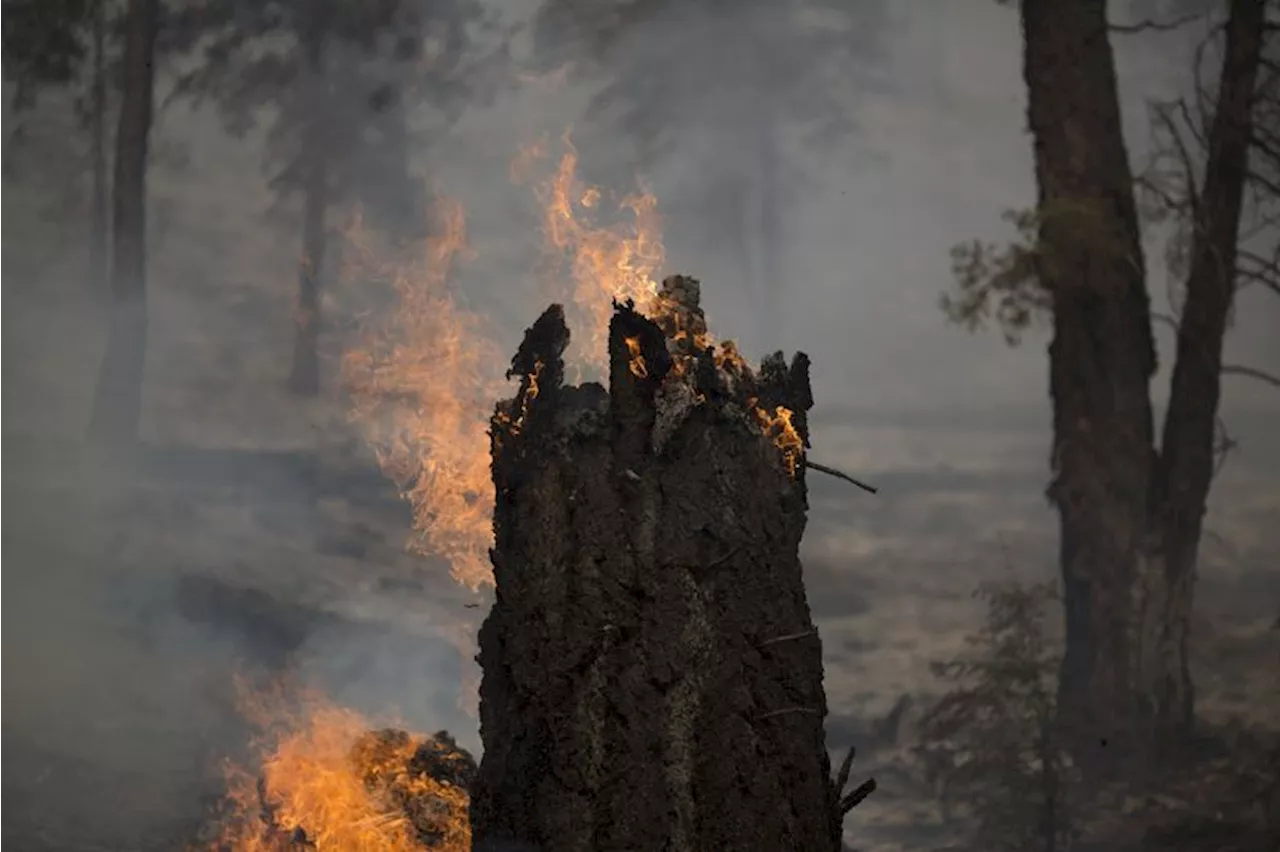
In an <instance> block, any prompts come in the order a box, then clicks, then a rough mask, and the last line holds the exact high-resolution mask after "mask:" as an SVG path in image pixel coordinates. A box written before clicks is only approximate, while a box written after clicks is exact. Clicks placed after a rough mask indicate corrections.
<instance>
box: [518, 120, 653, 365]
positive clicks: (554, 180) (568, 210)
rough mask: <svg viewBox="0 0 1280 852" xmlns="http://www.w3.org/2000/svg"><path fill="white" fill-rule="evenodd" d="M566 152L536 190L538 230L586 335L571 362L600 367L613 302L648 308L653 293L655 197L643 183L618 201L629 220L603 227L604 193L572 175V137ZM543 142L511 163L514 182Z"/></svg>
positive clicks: (534, 159) (528, 167)
mask: <svg viewBox="0 0 1280 852" xmlns="http://www.w3.org/2000/svg"><path fill="white" fill-rule="evenodd" d="M562 143H563V145H564V149H565V152H564V154H563V155H562V156H561V158H560V163H559V167H558V168H557V169H556V172H555V174H553V175H552V176H551V177H550V178H549V179H548V180H546V181H544V182H542V183H539V184H537V185H536V186H535V188H534V194H535V196H536V197H537V199H538V201H539V203H541V205H542V208H543V213H542V229H543V236H544V238H545V239H546V244H547V249H548V252H549V254H550V255H551V257H552V258H553V260H555V261H557V263H556V266H557V270H556V271H557V272H558V271H560V270H562V269H563V268H564V266H565V265H567V266H568V272H569V276H570V278H571V279H572V282H573V283H572V292H571V294H570V295H571V298H569V299H568V301H569V302H570V307H569V310H570V311H571V312H572V314H573V316H572V317H571V322H573V323H574V324H576V325H578V326H581V327H583V328H584V330H583V331H582V332H581V333H579V334H578V335H577V337H575V339H577V340H580V346H578V347H577V352H576V354H575V355H573V356H571V358H570V360H571V361H575V360H576V363H578V364H583V363H585V364H590V365H594V366H600V365H601V364H602V363H603V361H604V359H605V358H606V352H607V349H606V347H605V340H606V339H607V337H608V332H609V321H610V319H612V317H613V301H614V300H615V299H616V300H618V301H623V300H626V299H633V300H634V301H635V303H636V304H637V305H639V306H640V307H641V309H642V310H646V309H648V308H650V307H651V306H652V303H653V301H654V298H655V296H656V295H657V292H658V282H657V280H656V277H655V276H656V275H657V272H658V270H659V268H661V266H662V264H663V262H664V260H665V256H666V254H665V249H664V248H663V245H662V234H661V227H660V222H659V217H658V200H657V198H656V197H655V196H654V195H653V193H652V192H651V191H649V189H648V188H647V187H646V186H645V185H644V184H643V183H642V184H641V185H640V187H639V191H638V192H637V193H635V194H633V195H628V196H626V197H624V198H623V199H622V200H621V201H619V202H618V204H617V207H618V209H619V210H621V211H626V212H628V213H629V214H630V217H631V222H630V223H629V224H622V225H619V226H617V227H609V226H607V225H604V224H602V223H601V222H600V221H599V219H600V217H601V207H602V202H603V201H604V200H605V198H606V195H605V193H604V192H603V191H602V190H600V189H599V188H598V187H594V186H589V185H585V184H584V183H583V182H582V180H581V179H580V178H579V177H578V151H577V149H576V148H574V146H573V142H572V140H571V138H570V132H569V131H565V134H564V136H563V137H562ZM545 156H546V145H545V144H544V143H539V144H536V145H533V146H530V147H528V148H525V149H524V150H522V151H521V152H520V154H519V155H518V156H517V157H516V160H515V161H514V162H513V163H512V177H513V178H515V179H516V180H518V181H523V180H525V179H526V178H527V176H528V173H529V172H530V170H531V167H532V165H533V164H534V163H536V162H538V161H539V160H541V159H543V158H545Z"/></svg>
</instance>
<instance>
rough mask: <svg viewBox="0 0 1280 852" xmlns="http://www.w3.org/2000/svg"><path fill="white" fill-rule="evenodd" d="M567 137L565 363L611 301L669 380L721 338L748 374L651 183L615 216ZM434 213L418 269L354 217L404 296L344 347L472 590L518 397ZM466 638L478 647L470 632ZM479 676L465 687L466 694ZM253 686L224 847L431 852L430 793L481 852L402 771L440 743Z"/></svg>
mask: <svg viewBox="0 0 1280 852" xmlns="http://www.w3.org/2000/svg"><path fill="white" fill-rule="evenodd" d="M562 143H563V147H564V153H563V154H562V156H561V158H560V160H559V163H558V165H557V167H556V168H555V170H554V172H553V173H552V174H551V176H550V177H549V178H547V179H545V180H543V181H541V182H538V183H536V184H535V188H534V193H535V196H536V197H537V199H538V201H539V203H540V204H541V207H542V228H543V233H544V237H545V248H546V252H547V259H548V261H549V263H548V266H547V272H548V274H550V275H552V276H553V280H554V281H556V282H562V283H557V286H556V291H557V292H556V298H559V299H561V300H562V301H564V302H566V308H567V310H568V311H569V312H570V316H571V319H572V320H573V321H574V325H575V327H577V328H578V329H580V330H579V332H578V334H577V335H576V336H575V340H576V341H578V345H577V346H576V352H575V351H573V349H571V350H570V352H569V353H567V354H568V356H569V358H568V363H569V365H570V366H571V367H577V368H578V372H579V373H580V374H581V373H582V372H583V371H585V370H590V369H596V370H598V369H599V368H600V367H602V366H603V365H604V363H605V361H606V360H607V346H606V341H607V339H608V330H609V323H610V320H611V318H612V315H613V303H614V301H615V300H617V301H623V300H628V299H630V300H632V301H634V302H635V304H637V305H638V306H639V307H640V309H641V310H642V312H644V313H646V314H647V315H649V316H650V317H651V318H653V319H654V320H655V321H657V322H659V323H660V325H661V326H662V327H663V329H664V331H666V333H667V336H668V338H669V340H670V341H671V345H672V347H673V349H674V350H675V351H673V355H675V356H676V357H675V358H674V360H673V363H674V367H673V370H672V372H671V376H672V377H673V378H675V379H679V378H680V377H681V376H682V375H684V374H685V373H686V371H687V370H688V368H689V366H690V364H691V363H692V359H691V355H690V353H692V352H693V351H695V350H708V349H712V348H713V347H714V349H715V360H716V363H717V365H718V366H720V368H721V369H723V370H725V371H727V372H729V373H736V374H739V375H741V374H743V373H744V372H746V371H749V370H750V367H749V366H748V364H747V362H746V361H745V360H744V359H743V358H742V356H741V355H740V354H739V353H738V350H737V348H736V347H735V346H734V344H733V342H732V341H724V342H723V343H721V344H719V345H718V346H717V345H716V344H715V342H714V339H713V337H712V335H711V334H710V332H709V331H708V330H707V328H706V323H705V320H704V319H702V317H701V314H700V313H699V314H697V315H693V314H690V313H688V312H686V311H684V310H683V309H682V307H681V306H680V305H679V304H677V303H676V302H675V301H672V300H671V299H670V297H669V296H667V295H665V294H663V293H662V291H661V288H660V286H659V284H658V281H657V274H658V270H659V269H660V268H661V267H662V265H663V262H664V260H665V252H664V248H663V243H662V238H661V229H660V222H659V218H658V208H657V199H656V198H655V197H654V195H653V193H652V192H650V191H649V190H648V189H647V188H646V187H645V186H643V185H641V186H640V189H639V191H638V192H636V193H634V194H631V195H627V196H625V197H623V198H622V199H620V200H619V201H618V203H617V204H616V205H614V207H615V208H616V209H615V210H614V211H613V212H614V214H615V215H616V214H619V213H620V214H622V216H621V221H619V222H614V223H612V224H609V223H605V222H604V221H603V220H604V218H605V216H606V213H605V211H604V210H603V208H604V207H605V206H606V205H605V203H604V202H605V201H607V200H608V198H609V196H608V195H607V194H606V193H605V192H603V191H602V190H600V189H599V188H597V187H593V186H589V185H587V184H585V183H583V182H582V181H581V179H580V178H579V176H578V153H577V150H576V149H575V148H574V147H573V144H572V141H571V139H570V136H569V133H568V132H567V131H566V133H565V135H564V136H563V138H562ZM546 159H547V146H546V144H545V142H544V143H541V144H537V145H533V146H530V147H528V148H526V149H524V150H522V151H521V152H520V153H519V154H518V155H517V157H516V159H515V160H514V161H513V162H512V165H511V174H512V178H513V180H517V181H524V180H527V179H528V177H529V175H530V173H531V171H532V170H533V169H534V168H535V167H536V166H537V164H538V163H539V162H543V161H545V160H546ZM434 218H435V225H436V226H435V228H434V229H433V230H434V233H433V235H432V237H431V238H430V239H429V240H428V241H427V242H426V244H425V245H423V246H421V247H420V248H419V250H418V252H417V254H416V256H414V257H411V258H409V259H408V260H407V261H405V262H396V261H395V260H394V259H393V260H391V261H388V260H387V258H394V257H395V256H396V253H395V252H393V251H391V250H390V249H389V247H387V246H383V245H380V244H379V240H378V239H377V237H376V235H373V234H370V233H369V232H367V231H366V230H365V228H364V227H363V222H362V221H361V220H360V218H359V217H358V216H357V217H356V218H355V220H354V221H353V224H352V225H351V227H350V228H349V229H348V232H347V235H346V236H347V249H346V254H345V263H344V266H345V273H346V274H347V275H350V276H356V277H357V278H358V279H359V280H364V281H370V282H374V281H382V282H385V283H387V284H389V285H390V286H391V288H392V289H393V290H394V292H395V297H396V300H397V301H396V306H395V309H394V310H393V311H391V312H389V313H388V314H387V315H385V316H383V317H380V318H378V319H377V320H376V321H374V322H371V323H370V324H368V325H367V326H366V328H365V329H364V334H363V339H362V343H361V344H360V345H359V346H357V347H355V348H353V349H352V350H350V351H349V352H348V353H347V355H346V357H345V358H344V361H343V366H342V377H343V382H344V386H345V388H346V390H347V392H348V394H349V396H350V400H351V417H352V419H353V421H354V422H356V423H357V424H358V425H359V426H360V427H361V429H362V431H363V432H364V435H365V437H366V439H367V440H368V442H369V444H370V446H371V447H372V448H373V449H374V451H375V453H376V455H377V458H378V463H379V465H380V466H381V468H382V470H383V472H384V473H385V474H386V475H387V476H388V477H389V478H391V479H392V480H393V481H395V482H396V483H397V485H398V486H399V487H400V488H401V490H402V493H403V495H404V496H405V498H406V499H407V500H408V501H409V502H410V503H411V505H412V507H413V515H414V522H413V526H414V536H413V538H412V539H411V540H410V542H409V545H410V547H411V548H413V549H415V550H418V551H421V552H423V553H426V554H432V555H436V556H439V557H443V558H445V559H447V560H448V561H449V564H450V571H451V574H452V576H453V578H454V579H455V580H456V581H457V582H459V583H461V584H462V585H464V586H466V587H467V588H469V589H472V590H473V591H474V590H478V589H480V588H481V587H484V586H490V585H492V584H493V575H492V569H491V567H490V565H489V559H488V552H489V549H490V548H491V546H492V544H493V525H492V516H493V503H494V495H493V483H492V480H491V478H490V459H489V436H488V429H489V418H490V415H491V412H492V411H493V408H494V404H495V403H496V401H497V400H499V399H500V398H502V397H503V396H505V395H506V394H507V393H508V387H509V384H508V380H507V379H506V378H505V376H504V375H503V370H502V366H503V365H504V364H505V363H506V360H507V359H506V358H505V356H504V355H503V350H502V347H500V346H499V345H498V343H497V338H496V335H495V334H494V332H493V329H492V328H491V327H490V326H489V324H488V322H487V321H486V320H485V318H484V317H483V316H481V315H479V314H477V313H475V312H473V311H471V310H469V309H467V308H466V307H465V306H464V305H462V304H461V303H460V302H459V300H458V299H456V298H455V295H454V293H453V292H452V290H451V289H450V277H451V275H452V272H453V269H454V267H455V266H456V264H457V263H458V262H460V261H463V260H465V259H467V258H468V257H469V256H470V254H471V252H470V249H469V248H468V245H467V239H466V228H465V216H464V212H463V209H462V206H461V205H460V204H458V203H457V202H456V201H452V200H449V199H443V198H442V199H438V200H437V202H436V204H435V207H434ZM566 273H567V278H568V281H567V286H566V283H563V282H565V276H566ZM566 290H567V291H568V292H565V291H566ZM627 346H628V348H629V350H630V353H631V362H630V369H631V372H632V373H633V374H635V375H636V376H639V377H647V375H648V366H647V365H646V364H645V361H644V358H643V356H642V355H641V353H640V346H639V341H638V340H628V341H627ZM538 366H539V367H541V365H538ZM526 378H527V379H528V382H529V391H528V392H527V393H526V394H525V397H524V405H525V406H526V407H527V405H528V404H529V402H530V401H531V400H532V399H533V398H534V397H535V396H536V395H537V389H538V369H536V368H535V371H534V374H533V375H531V376H528V377H526ZM752 408H753V409H754V410H753V414H754V417H755V420H756V422H757V424H758V425H759V426H760V428H761V430H762V431H763V432H764V434H765V435H766V436H768V437H769V438H770V439H771V440H772V441H773V442H774V443H775V444H776V445H777V446H778V447H779V449H780V450H781V452H782V457H783V460H784V463H785V465H786V468H787V470H788V473H789V474H791V475H792V476H794V475H795V472H796V465H797V462H798V460H799V459H800V457H801V455H802V453H803V442H802V441H801V439H800V436H799V435H798V434H797V432H796V430H795V428H794V427H793V426H792V423H791V415H792V413H791V411H789V410H788V409H786V408H782V407H778V408H776V409H775V410H774V411H773V412H772V413H770V412H767V411H765V410H764V409H762V408H760V407H758V406H756V405H755V404H754V402H753V403H752ZM523 415H524V412H523V411H522V412H521V413H520V414H519V415H518V417H517V420H516V424H515V425H516V426H517V428H518V425H519V422H520V420H521V419H522V418H523ZM457 644H458V645H459V648H460V649H462V650H463V653H464V655H467V656H469V655H470V653H471V649H470V646H471V645H472V644H473V636H472V633H471V631H468V632H467V635H466V636H465V637H461V638H459V639H458V641H457ZM477 687H478V684H474V683H471V684H467V685H464V695H463V700H464V701H465V702H466V703H467V705H470V704H471V702H472V700H473V698H474V695H475V692H476V689H477ZM241 696H242V700H241V706H242V710H243V712H244V713H245V715H246V717H247V718H249V719H250V720H251V721H255V722H257V723H259V724H260V726H261V727H262V729H263V731H264V735H263V738H262V740H261V742H260V744H259V745H260V749H261V754H262V762H261V768H260V770H259V772H258V773H257V774H256V775H255V774H253V773H250V772H247V771H244V770H243V769H241V768H237V767H235V766H230V765H229V766H228V767H227V782H228V790H229V793H228V804H229V806H230V811H229V813H230V815H231V816H230V817H229V818H228V819H227V820H225V821H224V822H223V823H222V825H224V831H223V834H222V835H221V837H220V838H219V841H218V842H217V843H216V844H214V845H213V846H212V847H211V848H212V849H218V850H230V852H268V850H271V852H278V850H281V849H285V848H290V846H289V843H290V840H289V838H288V837H287V836H284V837H282V836H281V832H284V833H285V834H287V833H288V832H292V831H295V830H297V829H304V830H305V831H306V837H307V840H308V842H310V843H311V844H313V845H314V848H316V849H319V850H340V852H345V850H354V849H361V850H370V852H402V850H421V849H423V848H424V845H423V843H422V841H421V838H420V837H419V836H417V835H416V834H415V827H414V825H413V824H412V823H411V821H410V820H409V818H408V817H407V816H406V815H405V810H404V808H403V807H401V806H400V805H399V804H398V802H402V801H403V798H404V797H405V796H413V795H418V796H421V795H423V794H426V795H427V796H428V797H429V798H431V799H432V800H434V801H438V802H442V803H444V807H443V809H442V811H441V814H440V817H439V822H440V826H439V832H438V836H439V838H440V842H439V843H436V844H435V845H434V848H438V849H444V850H448V852H453V850H463V849H469V848H470V829H469V825H468V817H467V807H468V800H467V796H466V793H465V792H463V791H462V790H460V789H459V788H457V787H452V786H449V785H441V784H440V783H438V782H435V781H432V780H431V779H429V778H425V777H417V776H415V777H413V778H410V777H408V776H407V775H406V773H405V771H404V767H405V765H406V762H407V759H408V757H409V756H410V755H412V754H413V753H414V751H415V750H416V749H417V748H418V747H419V746H420V745H421V744H422V743H423V742H426V741H428V740H427V738H424V737H422V736H409V737H406V738H404V740H403V741H397V742H394V743H389V744H388V743H382V745H381V746H380V747H379V748H378V749H376V750H369V749H367V748H366V749H363V750H362V748H361V747H360V745H361V743H362V742H363V741H364V740H363V739H362V738H364V737H367V736H368V735H369V732H370V727H371V726H370V724H369V721H368V720H367V719H365V718H363V717H362V716H361V715H360V714H358V713H355V712H353V711H351V710H346V709H342V708H339V707H336V706H334V705H332V704H331V703H328V702H327V701H325V700H324V699H323V698H321V697H320V696H318V695H313V694H304V695H303V696H302V698H301V700H300V701H294V702H293V703H292V704H291V703H290V702H287V701H285V700H284V698H283V696H282V694H281V693H280V691H279V690H278V689H275V690H267V691H265V692H263V691H259V692H253V691H251V690H247V689H245V688H243V687H242V688H241ZM467 709H468V710H469V711H470V712H472V714H473V715H474V709H473V708H472V707H470V706H468V707H467ZM415 785H416V786H415ZM422 785H426V786H425V787H424V786H422ZM397 797H399V798H397Z"/></svg>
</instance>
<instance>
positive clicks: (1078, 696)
mask: <svg viewBox="0 0 1280 852" xmlns="http://www.w3.org/2000/svg"><path fill="white" fill-rule="evenodd" d="M1106 7H1107V4H1106V3H1105V2H1102V0H1091V2H1073V3H1060V2H1055V0H1023V2H1022V23H1023V31H1024V50H1025V52H1024V68H1023V71H1024V76H1025V79H1026V84H1027V91H1028V98H1029V103H1028V119H1029V123H1030V127H1031V133H1032V136H1033V138H1034V146H1035V168H1036V182H1037V185H1038V188H1039V204H1038V209H1039V211H1040V234H1039V237H1040V246H1041V251H1040V258H1039V269H1038V274H1039V276H1040V279H1041V281H1042V283H1043V284H1044V285H1045V287H1046V288H1047V289H1048V291H1049V293H1050V295H1051V297H1052V300H1053V340H1052V343H1051V344H1050V346H1049V370H1050V394H1051V396H1052V398H1053V454H1052V468H1053V473H1054V481H1053V483H1052V485H1051V486H1050V489H1049V496H1050V499H1051V500H1052V501H1053V503H1054V505H1055V507H1056V508H1057V511H1058V516H1059V522H1060V536H1061V539H1060V546H1061V551H1060V555H1059V560H1060V565H1061V570H1062V579H1063V586H1064V595H1065V606H1066V634H1067V647H1066V652H1065V655H1064V661H1063V667H1062V677H1061V688H1060V694H1059V699H1060V707H1061V709H1062V712H1063V718H1064V721H1065V722H1066V724H1067V734H1068V736H1069V737H1070V738H1071V740H1072V742H1073V743H1074V744H1075V746H1076V750H1077V753H1078V756H1080V757H1081V758H1082V759H1084V760H1085V761H1086V762H1091V763H1092V762H1096V761H1098V760H1105V759H1106V757H1107V756H1108V755H1110V754H1114V752H1115V750H1116V749H1117V748H1119V747H1120V746H1121V744H1122V743H1128V742H1131V741H1132V740H1131V738H1130V737H1129V736H1128V735H1129V734H1130V733H1131V730H1132V726H1133V723H1134V711H1135V709H1136V708H1135V696H1134V692H1133V684H1132V678H1131V666H1132V663H1133V661H1132V656H1133V650H1132V642H1131V636H1130V632H1131V624H1130V622H1131V609H1132V607H1131V592H1132V589H1133V586H1134V579H1135V577H1136V575H1137V568H1138V564H1137V563H1138V554H1139V551H1140V547H1141V545H1142V543H1143V539H1144V535H1145V532H1146V529H1147V503H1148V498H1149V494H1148V490H1149V483H1150V474H1151V469H1152V461H1153V455H1154V451H1153V445H1152V437H1153V425H1152V412H1151V402H1150V396H1149V383H1150V379H1151V375H1152V373H1153V372H1154V370H1155V348H1154V343H1153V340H1152V334H1151V320H1150V316H1149V313H1150V306H1149V298H1148V295H1147V290H1146V281H1145V269H1144V259H1143V254H1142V248H1141V243H1140V240H1139V233H1138V217H1137V211H1136V205H1135V203H1134V196H1133V187H1132V184H1133V179H1132V174H1131V172H1130V168H1129V159H1128V153H1127V151H1126V149H1125V143H1124V137H1123V135H1122V132H1121V122H1120V106H1119V102H1118V96H1117V89H1116V73H1115V63H1114V57H1113V55H1112V51H1111V45H1110V41H1109V40H1108V37H1107V15H1106V11H1107V10H1106ZM1064 129H1065V130H1064Z"/></svg>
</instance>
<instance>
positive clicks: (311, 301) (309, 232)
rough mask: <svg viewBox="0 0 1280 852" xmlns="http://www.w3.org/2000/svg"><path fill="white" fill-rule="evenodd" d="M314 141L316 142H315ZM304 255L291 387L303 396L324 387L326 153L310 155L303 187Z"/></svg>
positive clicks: (301, 263) (301, 261)
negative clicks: (322, 318) (322, 301)
mask: <svg viewBox="0 0 1280 852" xmlns="http://www.w3.org/2000/svg"><path fill="white" fill-rule="evenodd" d="M313 144H314V143H313ZM303 193H304V195H303V214H302V258H301V260H299V262H298V305H297V310H296V312H295V315H294V324H295V326H296V328H295V330H294V337H293V369H292V370H291V371H290V373H289V388H290V389H291V390H292V391H293V392H294V393H297V394H301V395H303V396H314V395H315V394H317V393H319V391H320V354H319V345H320V276H321V274H322V273H323V267H324V254H325V249H326V242H327V240H326V235H325V211H326V209H327V207H328V205H329V199H328V175H327V169H326V167H325V161H324V157H323V155H322V154H321V153H320V152H319V151H314V152H312V153H311V155H310V156H309V157H308V164H307V176H306V186H305V188H304V190H303Z"/></svg>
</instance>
